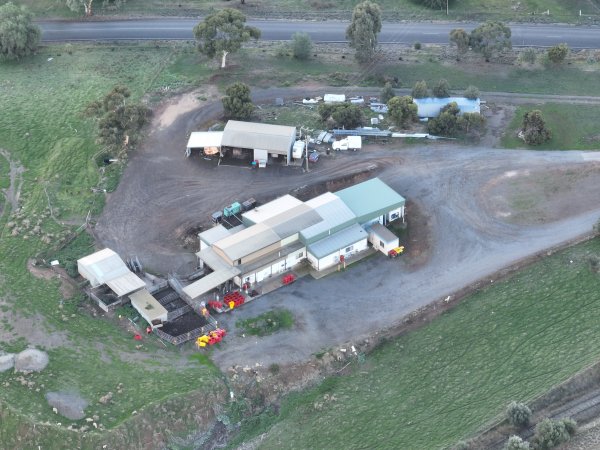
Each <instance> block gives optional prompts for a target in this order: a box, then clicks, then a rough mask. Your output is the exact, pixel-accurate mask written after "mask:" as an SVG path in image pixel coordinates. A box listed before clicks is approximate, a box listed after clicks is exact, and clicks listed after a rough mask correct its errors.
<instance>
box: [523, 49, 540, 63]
mask: <svg viewBox="0 0 600 450" xmlns="http://www.w3.org/2000/svg"><path fill="white" fill-rule="evenodd" d="M536 58H537V53H536V51H535V49H534V48H526V49H524V50H523V51H522V52H521V54H520V55H519V59H520V60H521V61H523V62H526V63H527V64H533V63H535V60H536Z"/></svg>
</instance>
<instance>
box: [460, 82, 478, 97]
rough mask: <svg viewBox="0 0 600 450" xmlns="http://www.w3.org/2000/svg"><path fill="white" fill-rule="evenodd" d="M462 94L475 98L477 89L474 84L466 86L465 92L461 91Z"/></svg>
mask: <svg viewBox="0 0 600 450" xmlns="http://www.w3.org/2000/svg"><path fill="white" fill-rule="evenodd" d="M463 96H464V97H465V98H468V99H470V100H476V99H478V98H479V89H477V88H476V87H475V86H471V85H470V86H467V88H466V89H465V92H463Z"/></svg>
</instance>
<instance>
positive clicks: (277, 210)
mask: <svg viewBox="0 0 600 450" xmlns="http://www.w3.org/2000/svg"><path fill="white" fill-rule="evenodd" d="M302 204H303V203H302V202H301V201H300V200H298V199H297V198H296V197H292V196H291V195H289V194H287V195H284V196H283V197H279V198H276V199H275V200H273V201H270V202H269V203H265V204H264V205H260V206H257V207H256V208H254V209H252V210H250V211H248V212H245V213H244V214H242V217H243V218H244V219H245V220H247V221H249V222H251V223H260V222H264V221H266V220H269V219H270V218H271V217H275V216H277V215H278V214H281V213H283V212H286V211H289V210H290V209H293V208H295V207H296V206H299V205H302Z"/></svg>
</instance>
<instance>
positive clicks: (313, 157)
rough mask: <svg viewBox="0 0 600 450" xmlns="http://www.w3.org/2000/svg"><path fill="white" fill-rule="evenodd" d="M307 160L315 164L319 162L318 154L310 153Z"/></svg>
mask: <svg viewBox="0 0 600 450" xmlns="http://www.w3.org/2000/svg"><path fill="white" fill-rule="evenodd" d="M308 160H309V161H310V162H312V163H315V162H317V161H318V160H319V154H318V153H317V152H312V153H311V154H309V155H308Z"/></svg>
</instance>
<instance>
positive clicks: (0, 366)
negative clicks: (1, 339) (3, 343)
mask: <svg viewBox="0 0 600 450" xmlns="http://www.w3.org/2000/svg"><path fill="white" fill-rule="evenodd" d="M14 365H15V355H14V353H7V354H5V355H0V373H2V372H6V371H7V370H10V369H12V368H13V367H14Z"/></svg>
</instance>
